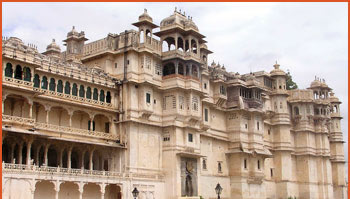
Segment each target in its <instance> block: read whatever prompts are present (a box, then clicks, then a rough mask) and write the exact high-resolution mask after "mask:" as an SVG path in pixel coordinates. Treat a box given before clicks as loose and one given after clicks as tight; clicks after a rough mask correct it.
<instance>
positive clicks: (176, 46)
mask: <svg viewBox="0 0 350 199" xmlns="http://www.w3.org/2000/svg"><path fill="white" fill-rule="evenodd" d="M174 39H175V50H177V48H178V44H177V39H178V36H177V35H176V37H175V38H174Z"/></svg>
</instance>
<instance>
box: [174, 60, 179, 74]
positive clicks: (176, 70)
mask: <svg viewBox="0 0 350 199" xmlns="http://www.w3.org/2000/svg"><path fill="white" fill-rule="evenodd" d="M175 74H179V62H178V61H176V62H175Z"/></svg>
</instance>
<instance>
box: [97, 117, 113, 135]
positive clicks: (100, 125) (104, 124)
mask: <svg viewBox="0 0 350 199" xmlns="http://www.w3.org/2000/svg"><path fill="white" fill-rule="evenodd" d="M94 122H95V130H96V131H99V132H105V133H109V132H110V122H109V119H108V118H107V117H106V116H104V115H102V114H97V115H95V118H94Z"/></svg>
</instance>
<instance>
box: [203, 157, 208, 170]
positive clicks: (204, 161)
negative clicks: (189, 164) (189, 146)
mask: <svg viewBox="0 0 350 199" xmlns="http://www.w3.org/2000/svg"><path fill="white" fill-rule="evenodd" d="M202 168H203V170H207V160H206V159H203V161H202Z"/></svg>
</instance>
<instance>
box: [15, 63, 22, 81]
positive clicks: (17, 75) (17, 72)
mask: <svg viewBox="0 0 350 199" xmlns="http://www.w3.org/2000/svg"><path fill="white" fill-rule="evenodd" d="M22 73H23V72H22V67H21V66H20V65H17V66H16V70H15V79H20V80H22Z"/></svg>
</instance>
